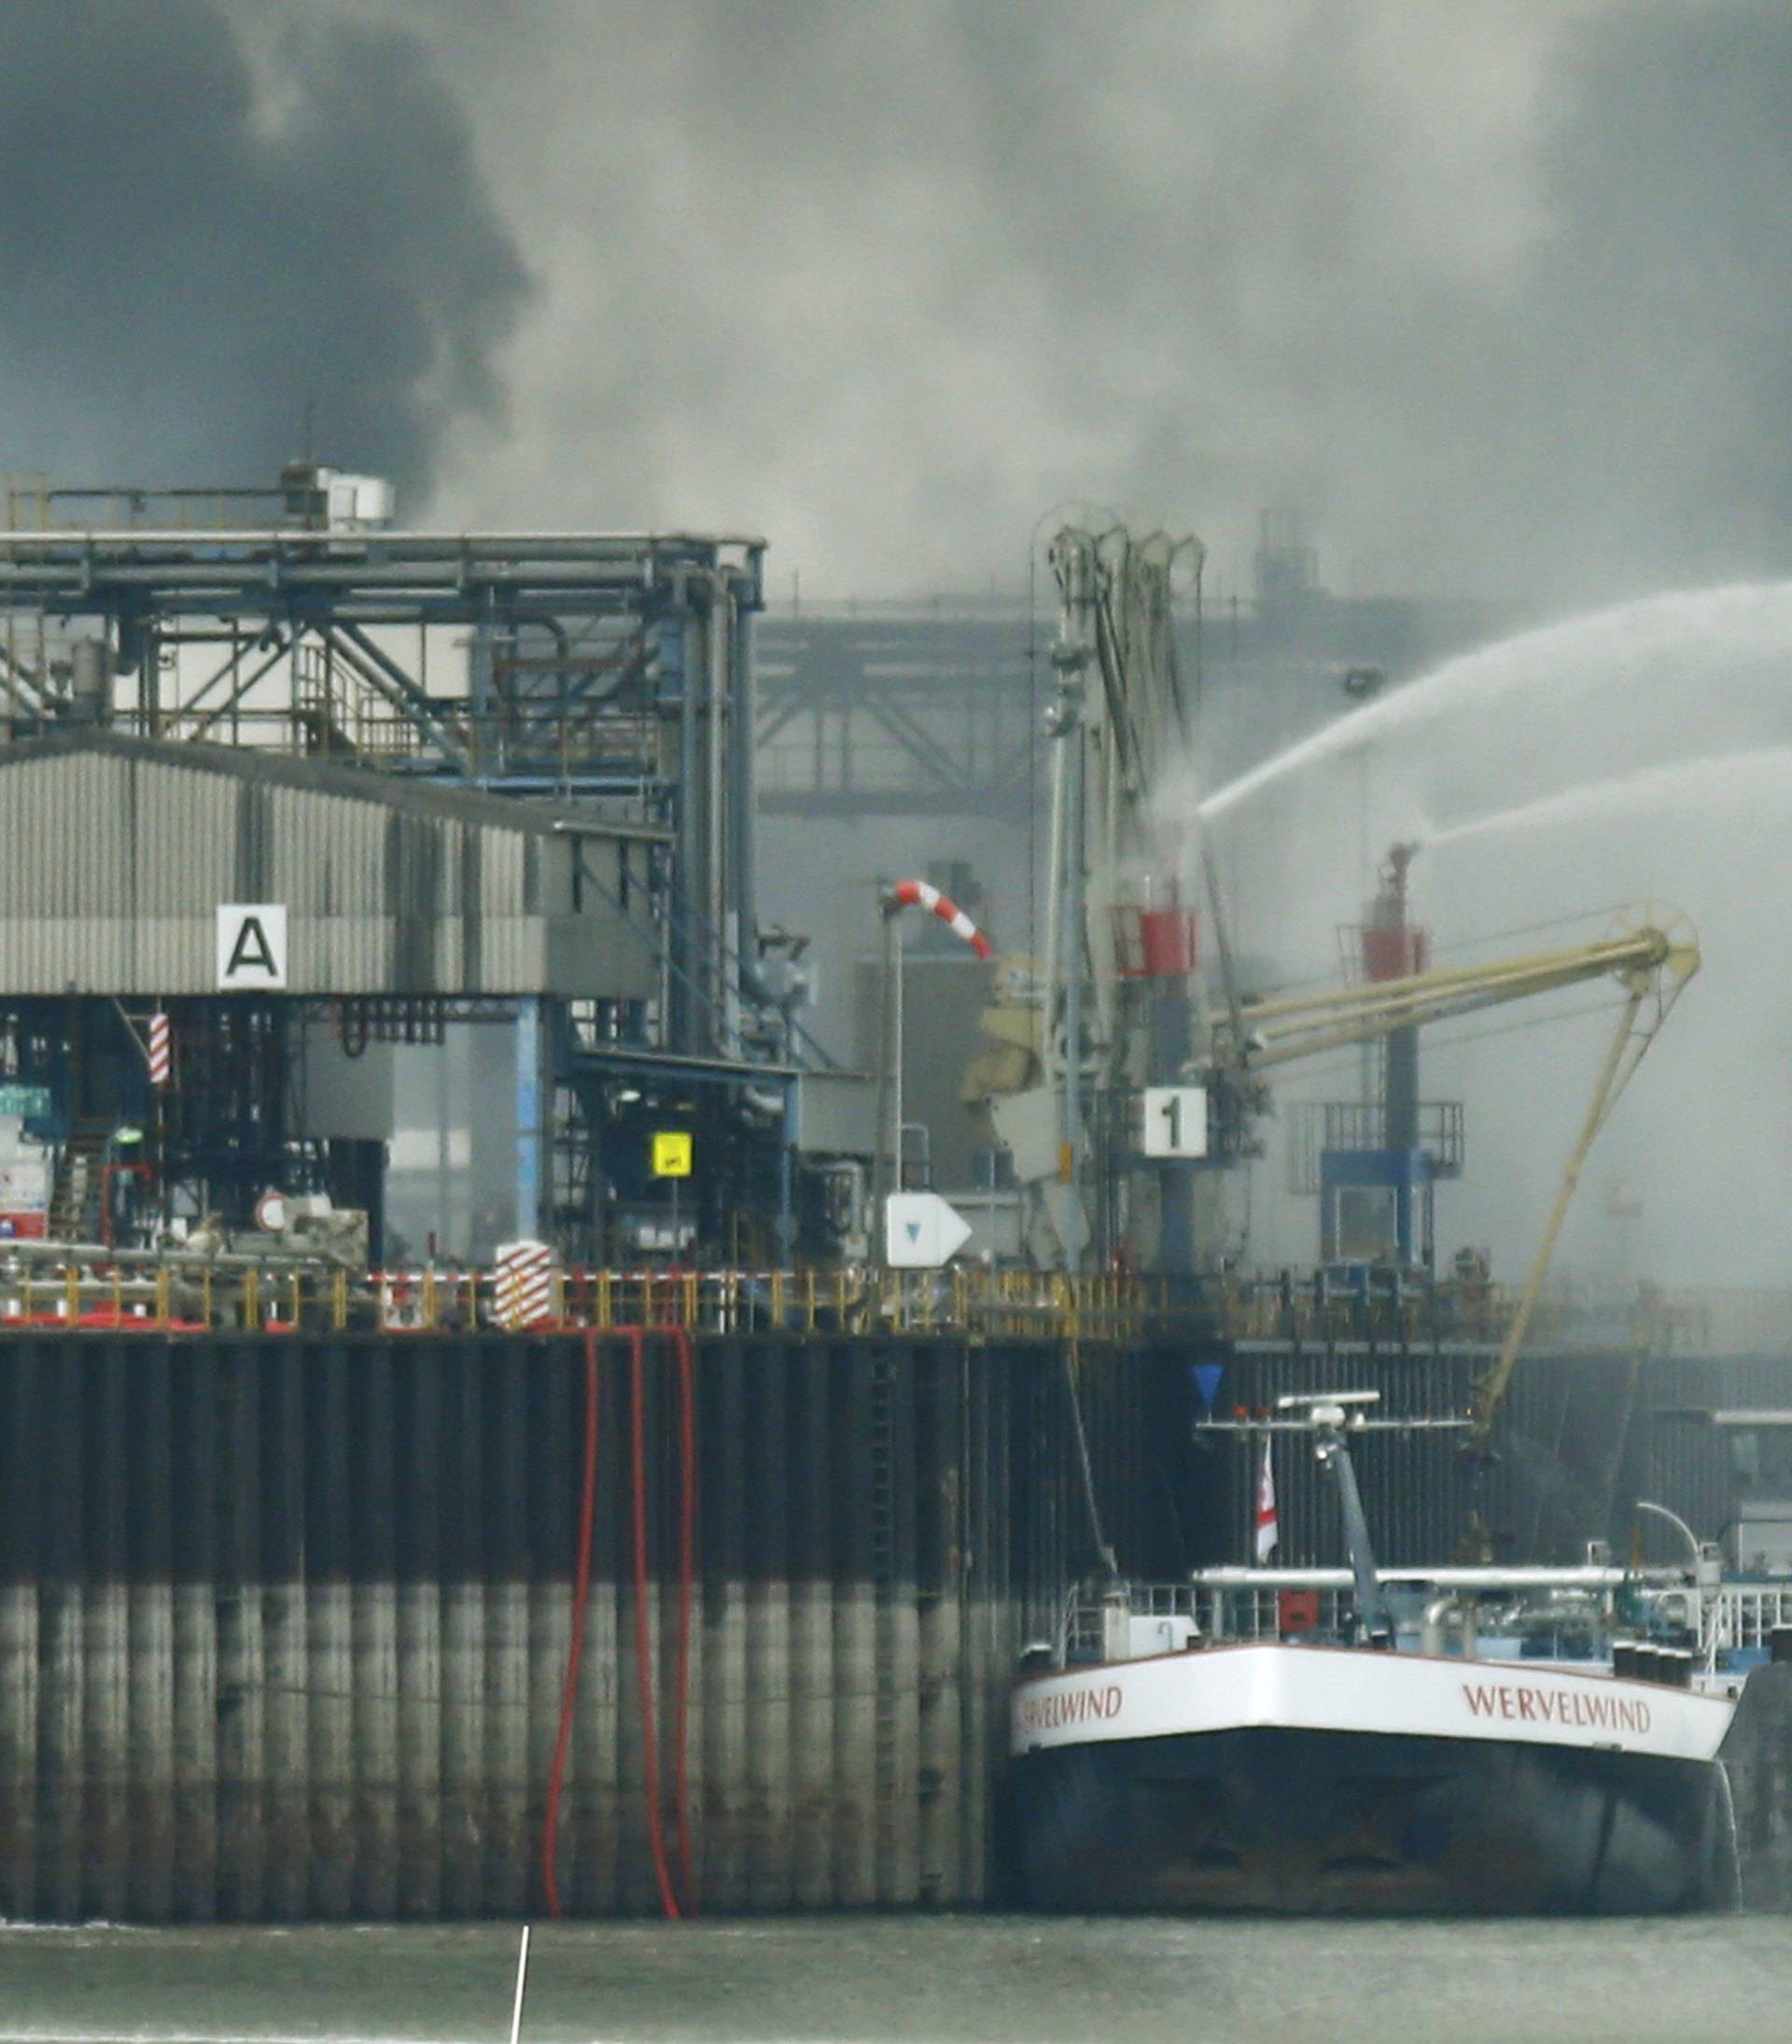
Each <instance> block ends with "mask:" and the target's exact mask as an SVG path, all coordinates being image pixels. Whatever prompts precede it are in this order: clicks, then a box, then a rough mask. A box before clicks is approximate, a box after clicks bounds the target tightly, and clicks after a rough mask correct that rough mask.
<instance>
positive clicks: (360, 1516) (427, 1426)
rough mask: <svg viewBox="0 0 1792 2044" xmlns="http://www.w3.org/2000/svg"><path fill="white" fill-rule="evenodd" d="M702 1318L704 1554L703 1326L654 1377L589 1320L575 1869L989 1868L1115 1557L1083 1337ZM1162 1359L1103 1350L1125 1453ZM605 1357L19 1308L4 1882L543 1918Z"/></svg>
mask: <svg viewBox="0 0 1792 2044" xmlns="http://www.w3.org/2000/svg"><path fill="white" fill-rule="evenodd" d="M1148 1374H1149V1373H1135V1372H1134V1371H1133V1370H1132V1369H1131V1368H1130V1366H1129V1365H1128V1363H1127V1359H1125V1358H1124V1357H1121V1356H1119V1355H1118V1354H1117V1353H1111V1354H1110V1355H1109V1356H1108V1357H1107V1358H1106V1359H1105V1360H1104V1361H1102V1362H1100V1363H1099V1364H1091V1363H1088V1362H1086V1361H1085V1364H1084V1365H1083V1375H1084V1378H1085V1382H1086V1384H1087V1386H1088V1399H1087V1408H1088V1411H1089V1413H1090V1414H1091V1415H1092V1417H1091V1420H1090V1424H1091V1429H1092V1433H1093V1435H1095V1437H1096V1440H1097V1445H1098V1447H1099V1451H1100V1453H1101V1454H1102V1455H1103V1456H1104V1457H1109V1458H1112V1459H1113V1461H1114V1462H1115V1463H1116V1464H1124V1463H1127V1461H1128V1460H1137V1459H1138V1458H1140V1457H1141V1455H1142V1453H1143V1451H1144V1444H1145V1439H1146V1436H1147V1434H1148V1431H1149V1430H1148V1428H1147V1426H1146V1424H1145V1418H1144V1415H1145V1403H1146V1402H1145V1400H1144V1398H1143V1395H1142V1390H1141V1387H1142V1386H1143V1385H1144V1383H1145V1381H1146V1378H1147V1376H1148ZM591 1377H592V1379H595V1384H596V1388H597V1393H598V1398H597V1408H596V1414H595V1418H596V1422H597V1423H596V1441H595V1461H594V1465H593V1466H594V1477H595V1480H594V1482H593V1484H592V1487H591V1498H592V1507H593V1508H592V1513H591V1565H590V1583H591V1590H590V1595H589V1599H588V1602H587V1606H586V1630H585V1636H584V1651H583V1662H582V1669H581V1679H580V1681H579V1684H578V1686H577V1690H576V1694H575V1695H574V1696H573V1697H572V1699H571V1704H570V1709H571V1720H570V1723H569V1725H568V1727H567V1734H568V1736H567V1760H566V1768H565V1778H564V1782H563V1784H562V1793H561V1795H560V1797H559V1799H558V1810H557V1833H556V1836H555V1839H554V1841H553V1854H554V1858H553V1868H554V1872H555V1874H556V1877H557V1888H558V1896H559V1899H560V1902H561V1905H562V1906H563V1908H564V1909H565V1910H566V1911H567V1912H568V1913H575V1914H581V1915H599V1914H607V1913H611V1912H616V1911H628V1912H644V1913H645V1912H651V1913H658V1912H659V1911H661V1910H662V1908H663V1907H664V1902H665V1887H666V1883H667V1882H669V1885H670V1888H671V1891H672V1894H673V1896H674V1898H675V1900H676V1903H677V1906H678V1907H679V1909H681V1910H688V1909H692V1908H694V1909H700V1910H705V1911H747V1910H788V1909H792V1908H797V1909H801V1908H825V1907H836V1906H855V1905H857V1906H875V1905H885V1906H899V1905H909V1904H917V1903H918V1904H930V1903H931V1904H942V1905H945V1904H951V1903H955V1902H961V1901H973V1900H978V1899H982V1898H984V1897H986V1896H987V1894H988V1893H989V1892H990V1883H991V1879H992V1866H993V1856H992V1852H991V1845H990V1808H991V1804H992V1800H993V1795H994V1789H995V1785H996V1783H997V1780H998V1773H997V1769H998V1767H999V1762H1000V1755H1001V1717H1002V1712H1003V1707H1004V1702H1005V1693H1006V1685H1007V1680H1008V1676H1009V1673H1010V1671H1011V1669H1012V1666H1013V1657H1014V1653H1015V1648H1016V1646H1017V1645H1019V1644H1020V1642H1021V1640H1022V1639H1023V1638H1024V1637H1026V1636H1028V1635H1029V1633H1030V1632H1031V1631H1036V1630H1037V1629H1038V1627H1039V1626H1040V1624H1041V1623H1042V1622H1043V1621H1044V1620H1048V1619H1049V1616H1050V1614H1051V1611H1052V1609H1053V1606H1054V1603H1055V1602H1056V1599H1057V1594H1058V1589H1057V1586H1058V1584H1059V1582H1060V1580H1061V1579H1062V1577H1063V1575H1064V1574H1065V1572H1066V1570H1067V1569H1068V1570H1071V1571H1075V1570H1078V1569H1081V1568H1083V1567H1085V1565H1086V1563H1087V1561H1088V1559H1089V1537H1088V1534H1087V1531H1086V1527H1085V1521H1084V1517H1083V1513H1082V1507H1081V1504H1080V1499H1081V1491H1080V1487H1079V1486H1080V1479H1079V1478H1078V1477H1077V1476H1076V1473H1075V1463H1074V1460H1073V1453H1072V1449H1071V1435H1070V1430H1069V1427H1068V1424H1067V1405H1068V1401H1067V1399H1066V1397H1065V1392H1064V1377H1063V1370H1062V1365H1061V1359H1060V1357H1059V1356H1058V1354H1057V1351H1055V1350H1054V1349H1051V1348H1049V1347H1046V1346H1044V1345H1038V1346H1033V1345H1028V1344H1022V1343H1015V1344H1003V1343H990V1344H987V1345H983V1344H970V1343H966V1342H964V1341H962V1340H959V1339H951V1338H945V1337H942V1338H939V1339H929V1338H896V1337H892V1338H889V1339H881V1338H859V1339H854V1338H850V1337H842V1338H838V1339H828V1340H815V1339H797V1338H788V1339H787V1338H783V1337H747V1338H741V1339H720V1338H718V1339H707V1340H699V1341H698V1342H697V1343H696V1344H695V1346H694V1350H693V1373H692V1389H693V1394H694V1395H693V1413H692V1420H693V1427H692V1432H691V1435H690V1459H689V1473H690V1475H691V1477H693V1479H694V1480H693V1488H692V1490H691V1491H690V1496H691V1500H692V1514H691V1519H690V1526H691V1537H692V1545H691V1548H690V1561H691V1570H690V1578H689V1583H688V1586H687V1585H686V1584H685V1583H684V1582H683V1581H682V1579H681V1567H680V1563H681V1548H682V1533H683V1529H684V1525H685V1518H684V1513H685V1498H686V1494H687V1493H686V1472H687V1462H686V1455H685V1451H684V1444H685V1435H684V1432H683V1426H684V1407H683V1401H682V1398H681V1381H680V1370H679V1356H678V1351H677V1350H676V1348H675V1346H674V1342H673V1337H672V1336H671V1335H670V1333H669V1332H668V1331H665V1330H654V1331H651V1332H650V1333H649V1335H648V1336H647V1337H646V1338H645V1340H644V1342H643V1344H642V1347H641V1351H640V1359H639V1365H638V1383H639V1388H640V1397H639V1400H638V1404H637V1399H636V1395H635V1390H636V1381H637V1364H636V1358H635V1354H634V1351H633V1348H632V1344H631V1343H630V1342H629V1340H628V1339H627V1338H626V1337H619V1336H617V1335H614V1334H606V1335H605V1336H603V1337H597V1338H596V1341H595V1367H594V1369H593V1370H592V1372H591ZM587 1381H588V1378H587V1366H586V1358H585V1351H584V1345H583V1343H582V1341H581V1339H580V1337H576V1336H553V1337H541V1338H528V1337H478V1336H466V1335H461V1336H455V1335H441V1336H434V1335H418V1336H412V1337H348V1338H343V1339H340V1340H333V1341H325V1340H317V1341H312V1340H309V1339H306V1338H304V1337H285V1338H279V1339H275V1338H270V1337H255V1336H249V1337H242V1338H238V1339H235V1340H230V1339H219V1338H210V1337H192V1338H178V1337H176V1338H173V1339H164V1338H161V1337H149V1336H140V1337H128V1338H126V1337H119V1338H115V1337H107V1336H88V1337H80V1336H68V1335H50V1334H46V1335H26V1336H19V1337H7V1339H6V1340H5V1341H4V1342H3V1343H0V1915H6V1916H10V1917H15V1918H21V1919H37V1920H45V1919H57V1920H64V1921H66V1920H70V1919H77V1918H83V1917H96V1916H98V1917H106V1918H114V1919H136V1920H144V1921H163V1920H171V1919H183V1920H201V1919H207V1918H213V1917H217V1918H224V1919H236V1920H255V1919H275V1920H288V1921H290V1920H295V1919H300V1918H308V1917H310V1918H325V1919H342V1918H348V1917H357V1916H358V1917H370V1918H380V1917H413V1918H427V1917H433V1916H439V1915H446V1916H471V1915H479V1914H492V1913H505V1914H514V1913H521V1912H523V1911H539V1910H540V1909H541V1908H542V1907H543V1904H544V1868H543V1829H544V1824H545V1821H546V1815H547V1805H548V1790H549V1784H550V1780H551V1777H552V1776H553V1771H554V1756H555V1748H556V1743H557V1739H558V1735H559V1731H560V1717H561V1711H562V1701H563V1694H564V1691H565V1685H566V1677H567V1657H568V1649H569V1635H570V1630H571V1620H572V1603H573V1585H574V1582H575V1580H576V1578H577V1564H578V1550H579V1545H580V1527H581V1504H582V1503H583V1491H584V1485H583V1467H584V1445H583V1444H584V1439H585V1424H586V1385H587ZM1110 1435H1113V1438H1110V1437H1109V1436H1110ZM637 1440H638V1443H639V1448H640V1455H639V1459H638V1463H637V1457H636V1452H635V1449H636V1443H637ZM637 1467H638V1471H639V1487H638V1491H637ZM637 1497H638V1505H637ZM637 1513H638V1518H637ZM637 1526H638V1533H639V1542H638V1545H637ZM1127 1537H1130V1534H1129V1533H1128V1534H1127ZM643 1588H644V1592H645V1594H644V1596H643V1594H642V1590H643ZM644 1677H645V1689H644V1684H643V1678H644ZM647 1690H651V1698H652V1704H651V1711H649V1710H647V1709H645V1708H644V1696H645V1693H646V1691H647ZM650 1749H651V1750H650ZM650 1776H651V1778H652V1780H653V1782H654V1784H655V1790H654V1793H653V1794H652V1795H651V1796H650V1792H649V1786H648V1785H649V1780H650ZM681 1801H682V1804H683V1817H684V1822H683V1825H682V1827H681V1826H680V1807H679V1806H680V1802H681ZM656 1854H657V1855H659V1856H658V1858H656ZM662 1863H663V1864H664V1866H665V1876H666V1881H664V1882H663V1881H662V1879H661V1877H660V1874H659V1871H658V1868H659V1866H660V1864H662Z"/></svg>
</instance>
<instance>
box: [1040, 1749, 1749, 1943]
mask: <svg viewBox="0 0 1792 2044" xmlns="http://www.w3.org/2000/svg"><path fill="white" fill-rule="evenodd" d="M1009 1814H1010V1823H1011V1836H1010V1841H1009V1843H1010V1846H1011V1850H1012V1855H1013V1866H1014V1869H1015V1878H1016V1881H1017V1883H1018V1886H1019V1890H1020V1895H1021V1897H1022V1899H1023V1900H1024V1901H1025V1902H1026V1903H1028V1904H1029V1906H1031V1907H1034V1908H1041V1909H1062V1910H1076V1911H1089V1910H1151V1911H1259V1912H1267V1913H1277V1914H1290V1915H1296V1914H1297V1915H1326V1914H1351V1913H1358V1914H1389V1915H1402V1914H1411V1915H1463V1914H1475V1915H1489V1914H1494V1915H1498V1914H1525V1913H1573V1914H1602V1915H1607V1914H1609V1915H1635V1914H1649V1913H1658V1912H1666V1911H1687V1910H1722V1909H1731V1908H1734V1907H1735V1906H1736V1901H1737V1876H1736V1851H1735V1831H1734V1825H1733V1823H1732V1821H1731V1817H1730V1810H1729V1793H1728V1785H1727V1783H1726V1781H1725V1779H1724V1775H1723V1771H1722V1768H1721V1766H1719V1765H1718V1764H1717V1763H1716V1762H1715V1761H1708V1760H1696V1759H1684V1758H1678V1757H1662V1756H1658V1755H1652V1754H1638V1753H1627V1752H1620V1751H1616V1750H1610V1749H1606V1750H1602V1749H1599V1748H1593V1747H1584V1746H1574V1747H1566V1746H1543V1745H1537V1744H1533V1743H1522V1742H1517V1741H1515V1742H1510V1743H1505V1742H1498V1741H1489V1740H1484V1739H1451V1738H1431V1737H1416V1736H1412V1735H1409V1734H1394V1733H1377V1732H1368V1731H1355V1730H1313V1729H1281V1728H1274V1727H1270V1728H1265V1727H1250V1728H1240V1729H1225V1730H1216V1731H1207V1732H1198V1733H1190V1734H1186V1735H1171V1736H1160V1737H1153V1738H1144V1739H1132V1740H1113V1741H1107V1742H1104V1743H1088V1744H1082V1743H1073V1744H1068V1745H1058V1746H1054V1747H1048V1748H1044V1749H1042V1750H1038V1751H1034V1752H1031V1753H1027V1754H1023V1755H1019V1756H1017V1757H1015V1760H1014V1761H1013V1763H1012V1774H1011V1778H1010V1812H1009Z"/></svg>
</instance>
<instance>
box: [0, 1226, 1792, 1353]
mask: <svg viewBox="0 0 1792 2044" xmlns="http://www.w3.org/2000/svg"><path fill="white" fill-rule="evenodd" d="M511 1304H512V1301H511V1299H508V1298H507V1297H506V1296H505V1295H503V1293H502V1292H501V1291H500V1284H499V1278H498V1273H497V1272H496V1271H494V1270H489V1269H443V1268H428V1269H419V1270H390V1271H372V1272H356V1271H350V1270H347V1269H343V1268H339V1267H329V1266H322V1265H318V1266H310V1265H294V1264H291V1263H272V1262H271V1263H269V1264H267V1265H264V1266H256V1265H249V1266H243V1265H222V1264H209V1263H204V1262H202V1261H200V1260H198V1259H191V1260H188V1261H182V1260H179V1259H177V1258H171V1259H169V1260H168V1261H166V1262H151V1261H149V1260H147V1259H142V1260H135V1261H132V1262H129V1263H125V1262H119V1263H118V1264H100V1263H83V1262H77V1261H70V1262H66V1263H63V1262H61V1261H59V1260H58V1259H57V1258H56V1257H55V1256H54V1255H53V1254H50V1255H46V1254H44V1253H42V1252H41V1251H40V1252H38V1253H37V1254H36V1255H35V1257H33V1258H30V1259H28V1260H24V1261H22V1262H21V1263H14V1264H11V1265H10V1266H8V1265H7V1263H5V1262H0V1330H4V1329H6V1328H9V1327H10V1328H21V1327H35V1328H62V1329H69V1330H72V1329H85V1330H91V1331H124V1332H132V1331H139V1332H147V1331H152V1330H153V1331H162V1332H174V1333H187V1332H190V1333H202V1332H204V1333H212V1332H217V1333H259V1334H267V1335H282V1334H293V1333H313V1334H315V1333H343V1332H357V1331H358V1332H385V1333H410V1332H439V1333H440V1332H453V1331H457V1330H463V1329H471V1328H502V1327H504V1326H506V1325H513V1324H515V1323H514V1321H512V1320H507V1311H508V1310H509V1309H510V1308H511ZM1513 1309H1514V1295H1513V1294H1512V1292H1511V1291H1510V1289H1509V1288H1506V1287H1504V1286H1500V1285H1494V1284H1491V1283H1488V1282H1486V1281H1467V1282H1452V1283H1448V1284H1439V1285H1435V1286H1424V1285H1416V1284H1413V1283H1411V1282H1410V1281H1407V1282H1400V1281H1394V1280H1393V1278H1392V1277H1385V1278H1384V1277H1382V1276H1381V1274H1377V1280H1376V1281H1363V1282H1356V1283H1348V1282H1340V1281H1337V1280H1327V1279H1326V1278H1324V1277H1323V1276H1316V1275H1314V1274H1311V1273H1309V1274H1308V1275H1306V1276H1305V1277H1304V1278H1301V1279H1299V1280H1294V1279H1291V1278H1287V1277H1281V1278H1260V1279H1246V1278H1238V1277H1233V1278H1225V1279H1217V1280H1214V1279H1210V1280H1208V1281H1205V1283H1204V1284H1203V1286H1202V1288H1201V1290H1200V1293H1199V1295H1198V1297H1197V1300H1196V1301H1195V1302H1194V1303H1183V1302H1182V1301H1180V1300H1179V1298H1178V1296H1177V1295H1176V1294H1175V1293H1174V1292H1173V1291H1172V1288H1171V1286H1170V1284H1169V1281H1167V1280H1165V1279H1162V1278H1158V1277H1139V1276H1131V1275H1113V1276H1099V1277H1095V1276H1091V1277H1071V1276H1067V1275H1066V1274H1064V1273H1062V1272H1048V1271H1031V1270H1010V1269H990V1268H987V1267H981V1266H972V1267H964V1268H957V1269H945V1270H883V1269H876V1268H873V1267H867V1266H844V1267H827V1268H817V1267H807V1268H801V1269H794V1270H784V1269H772V1270H751V1269H722V1270H666V1269H660V1268H651V1267H645V1268H637V1269H621V1270H619V1269H608V1268H604V1269H584V1268H580V1267H561V1268H557V1269H555V1270H554V1271H553V1275H552V1281H551V1283H550V1285H549V1288H548V1295H547V1304H546V1307H545V1309H542V1310H541V1312H540V1316H539V1319H538V1320H536V1321H535V1322H534V1323H532V1324H533V1326H534V1327H535V1328H536V1329H539V1330H540V1331H548V1330H552V1329H554V1328H585V1327H599V1328H609V1327H682V1328H685V1329H688V1330H689V1331H691V1332H692V1333H697V1334H749V1333H783V1334H798V1335H822V1336H864V1335H878V1334H889V1333H901V1334H919V1335H927V1334H939V1335H943V1336H970V1337H974V1338H986V1339H991V1340H1018V1339H1039V1338H1046V1339H1063V1340H1070V1341H1088V1342H1098V1343H1099V1342H1127V1341H1134V1340H1138V1339H1141V1338H1143V1337H1169V1338H1173V1339H1186V1340H1189V1341H1195V1340H1207V1341H1212V1340H1215V1339H1218V1340H1222V1341H1269V1342H1284V1341H1293V1342H1302V1343H1314V1344H1322V1345H1323V1343H1325V1342H1328V1341H1335V1340H1360V1339H1364V1338H1368V1339H1372V1340H1376V1341H1385V1342H1388V1343H1390V1344H1407V1345H1412V1346H1421V1345H1424V1344H1427V1343H1429V1342H1431V1341H1434V1340H1439V1339H1448V1340H1452V1341H1461V1342H1468V1343H1471V1344H1493V1343H1497V1342H1498V1341H1499V1339H1500V1338H1501V1337H1502V1335H1503V1334H1504V1332H1505V1329H1506V1327H1507V1326H1508V1325H1509V1324H1510V1319H1511V1314H1512V1311H1513ZM1531 1343H1532V1345H1533V1347H1539V1348H1550V1347H1554V1348H1558V1349H1562V1350H1587V1351H1595V1350H1596V1351H1614V1350H1623V1351H1636V1350H1638V1349H1646V1350H1648V1351H1651V1352H1654V1353H1668V1352H1676V1351H1677V1352H1680V1353H1687V1354H1705V1355H1725V1354H1761V1355H1785V1356H1788V1357H1792V1291H1787V1292H1720V1291H1715V1290H1712V1291H1705V1292H1692V1291H1673V1292H1669V1291H1665V1290H1660V1289H1658V1288H1655V1287H1651V1286H1647V1285H1645V1286H1642V1287H1639V1288H1638V1290H1637V1291H1636V1293H1635V1294H1634V1295H1631V1296H1628V1297H1625V1298H1623V1299H1618V1300H1605V1301H1603V1302H1602V1301H1598V1300H1592V1299H1587V1298H1582V1297H1579V1296H1577V1295H1575V1294H1574V1293H1573V1292H1572V1291H1571V1290H1569V1289H1567V1288H1564V1289H1563V1291H1562V1293H1561V1295H1560V1296H1557V1297H1554V1298H1551V1299H1548V1300H1547V1301H1546V1302H1545V1305H1544V1306H1543V1307H1542V1308H1540V1309H1539V1311H1538V1314H1537V1317H1536V1320H1535V1322H1534V1323H1533V1328H1532V1332H1531Z"/></svg>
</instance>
